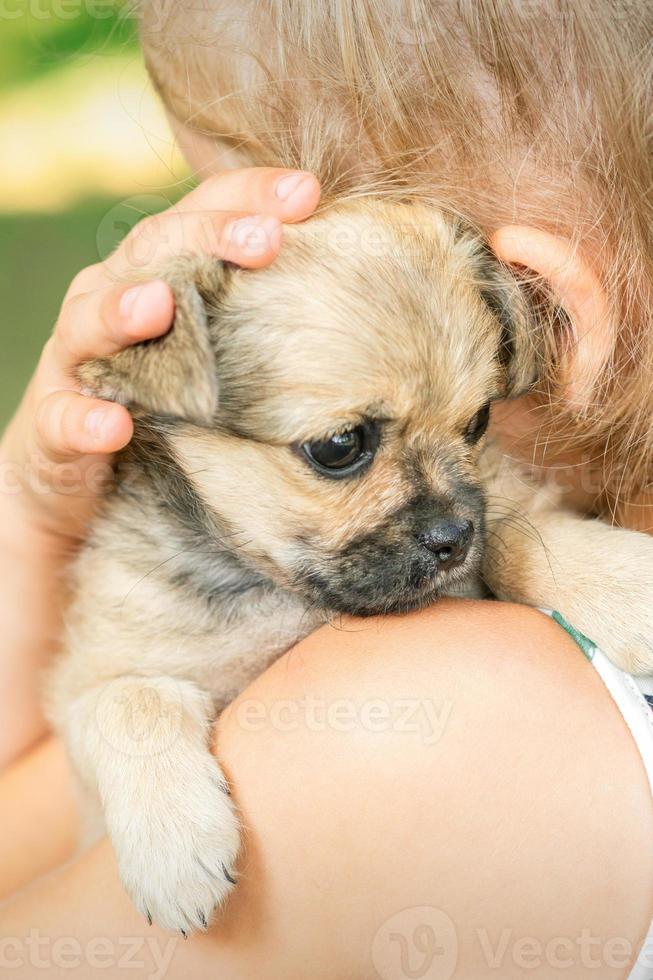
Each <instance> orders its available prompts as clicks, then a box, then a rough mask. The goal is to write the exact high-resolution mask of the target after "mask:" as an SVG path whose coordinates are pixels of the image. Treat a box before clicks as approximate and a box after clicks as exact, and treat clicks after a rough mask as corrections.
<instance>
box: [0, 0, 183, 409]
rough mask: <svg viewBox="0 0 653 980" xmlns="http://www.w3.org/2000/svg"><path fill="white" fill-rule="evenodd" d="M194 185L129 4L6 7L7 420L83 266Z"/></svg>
mask: <svg viewBox="0 0 653 980" xmlns="http://www.w3.org/2000/svg"><path fill="white" fill-rule="evenodd" d="M189 186H190V183H189V180H188V175H187V172H186V170H185V167H184V164H183V162H182V161H181V158H180V155H179V152H178V150H177V148H176V146H175V144H174V141H173V139H172V136H171V134H170V131H169V128H168V126H167V123H166V120H165V117H164V114H163V112H162V110H161V108H160V107H159V105H158V103H157V100H156V97H155V95H154V93H153V91H152V89H151V87H150V85H149V81H148V79H147V75H146V72H145V69H144V68H143V65H142V59H141V56H140V52H139V49H138V43H137V38H136V25H135V23H134V22H133V21H132V20H131V19H130V17H129V16H128V14H127V6H126V5H125V4H123V3H121V2H120V0H115V2H111V0H2V3H0V302H1V308H2V320H1V326H0V428H2V427H3V426H4V424H5V423H6V422H7V420H8V418H9V417H10V415H11V413H12V411H13V409H14V408H15V406H16V404H17V402H18V400H19V398H20V395H21V392H22V391H23V389H24V387H25V384H26V382H27V380H28V378H29V376H30V374H31V372H32V370H33V368H34V365H35V364H36V361H37V358H38V355H39V351H40V349H41V347H42V346H43V343H44V342H45V340H46V339H47V336H48V334H49V333H50V331H51V329H52V326H53V324H54V322H55V319H56V316H57V311H58V309H59V306H60V304H61V300H62V298H63V295H64V293H65V291H66V288H67V286H68V284H69V282H70V280H71V279H72V277H73V276H74V275H75V273H76V272H77V271H79V269H81V268H82V267H83V266H85V265H89V264H90V263H92V262H97V261H98V260H99V259H102V258H104V257H105V256H106V255H107V254H108V253H109V252H110V251H111V249H112V248H113V247H114V245H115V244H116V243H117V242H118V241H119V240H120V238H121V237H122V236H123V235H124V233H125V231H126V230H128V228H129V227H131V226H132V225H133V224H134V223H135V222H136V221H137V220H138V218H139V217H140V216H142V215H143V214H144V213H152V212H154V211H157V210H160V209H161V208H164V207H166V206H167V204H168V203H170V202H172V201H173V200H175V199H176V198H178V197H179V196H180V195H181V194H182V193H183V192H184V191H185V190H187V189H188V187H189Z"/></svg>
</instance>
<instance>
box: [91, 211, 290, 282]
mask: <svg viewBox="0 0 653 980" xmlns="http://www.w3.org/2000/svg"><path fill="white" fill-rule="evenodd" d="M281 237H282V224H281V221H280V220H279V218H277V217H275V216H273V215H269V214H244V213H243V212H241V211H233V210H225V211H220V210H212V211H207V210H197V211H195V210H189V209H188V207H186V206H185V207H184V208H181V207H178V208H170V209H169V210H168V211H163V212H162V213H161V214H156V215H152V216H151V217H149V218H144V219H143V220H142V221H140V222H139V223H138V224H137V225H136V227H135V228H133V229H132V231H131V232H130V233H129V234H128V235H127V237H126V238H125V239H124V241H123V242H122V243H121V245H120V246H119V248H118V249H117V250H116V251H115V252H114V254H113V255H112V256H110V258H108V259H107V261H106V262H105V264H104V265H105V271H106V273H107V276H108V278H109V279H113V281H114V282H115V280H116V279H118V280H126V279H134V278H137V277H138V275H139V273H142V272H143V271H144V270H151V269H153V268H157V267H160V266H161V265H162V264H163V263H165V262H166V261H167V260H168V259H170V258H171V257H172V256H175V255H179V254H180V253H181V252H193V253H197V254H200V253H204V254H206V255H215V256H216V257H217V258H220V259H224V260H227V261H229V262H234V263H236V264H237V265H242V266H246V267H249V268H259V267H260V266H262V265H268V264H269V263H270V262H271V261H272V260H273V258H274V257H275V256H276V254H277V253H278V251H279V248H280V247H281Z"/></svg>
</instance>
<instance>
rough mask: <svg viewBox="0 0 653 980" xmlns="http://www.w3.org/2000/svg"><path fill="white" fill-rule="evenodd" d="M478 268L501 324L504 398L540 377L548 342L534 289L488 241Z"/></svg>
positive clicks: (487, 300)
mask: <svg viewBox="0 0 653 980" xmlns="http://www.w3.org/2000/svg"><path fill="white" fill-rule="evenodd" d="M476 269H477V275H478V287H479V289H480V293H481V297H482V299H483V301H484V302H485V303H486V305H487V306H488V307H489V309H490V311H491V312H492V313H493V314H494V316H495V317H496V319H497V320H498V321H499V324H500V326H501V336H500V341H499V349H498V352H497V353H498V357H499V360H500V362H501V364H502V366H503V369H504V371H505V391H504V397H506V398H514V397H516V396H517V395H521V394H524V392H526V391H528V390H529V389H530V388H532V386H533V385H534V384H536V382H537V381H539V380H541V377H542V374H543V372H544V370H545V364H546V346H547V345H546V338H545V333H544V332H543V330H542V324H541V322H540V319H539V317H538V315H537V312H536V310H537V306H538V303H537V301H536V296H535V292H534V290H533V288H532V286H531V285H530V284H529V282H528V281H527V279H526V277H520V275H519V273H518V272H516V271H515V270H513V269H511V268H510V267H509V266H507V265H505V264H504V263H503V262H501V261H499V259H498V258H497V257H496V255H495V254H494V252H493V251H492V249H491V248H490V246H489V245H488V244H486V243H485V242H480V243H479V245H478V248H477V252H476Z"/></svg>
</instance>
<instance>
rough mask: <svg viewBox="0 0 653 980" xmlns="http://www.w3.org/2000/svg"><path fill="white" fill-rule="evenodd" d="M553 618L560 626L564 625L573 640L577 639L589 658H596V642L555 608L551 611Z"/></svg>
mask: <svg viewBox="0 0 653 980" xmlns="http://www.w3.org/2000/svg"><path fill="white" fill-rule="evenodd" d="M551 619H555V621H556V623H558V625H559V626H562V628H563V630H565V631H566V632H567V633H569V636H570V637H571V638H572V640H575V641H576V643H577V645H578V646H579V647H580V648H581V650H582V651H583V653H584V654H585V656H586V657H587V659H588V660H593V659H594V654H595V653H596V644H595V643H592V641H591V640H590V639H589V637H587V636H585V634H584V633H581V632H580V630H577V629H574V627H573V626H572V625H571V624H570V623H568V622H567V620H566V619H565V617H564V616H561V615H560V613H559V612H557V611H556V610H555V609H553V610H552V611H551Z"/></svg>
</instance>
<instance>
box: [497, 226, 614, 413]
mask: <svg viewBox="0 0 653 980" xmlns="http://www.w3.org/2000/svg"><path fill="white" fill-rule="evenodd" d="M490 244H491V247H492V249H493V251H494V254H495V255H496V256H497V258H498V259H500V260H501V261H502V262H505V263H508V264H511V265H514V266H518V267H520V268H521V269H523V270H526V271H527V270H532V272H534V273H535V274H536V275H537V277H539V279H540V280H541V281H543V282H544V283H545V284H546V285H547V289H548V291H549V292H550V296H551V297H552V299H553V302H554V303H555V304H556V305H557V306H558V307H560V308H561V309H562V310H563V311H564V313H565V314H566V322H567V324H568V330H567V335H566V336H561V337H558V338H554V343H555V345H556V355H557V361H558V365H559V368H558V378H559V383H560V389H561V395H562V397H563V399H564V400H565V401H566V402H568V403H569V405H570V407H573V408H574V409H576V410H577V411H583V410H584V409H586V408H587V407H588V406H589V404H590V403H591V400H592V396H593V393H594V391H595V388H596V385H597V382H598V381H599V380H600V378H601V375H602V373H603V372H604V371H605V369H606V367H607V366H608V365H609V363H610V360H611V357H612V353H613V350H614V345H615V333H616V322H615V318H614V317H613V316H611V313H610V308H609V303H608V300H607V297H606V294H605V291H604V289H603V287H602V285H601V283H600V281H599V279H598V276H597V275H596V273H595V272H594V270H593V269H592V268H591V266H590V265H589V264H588V263H587V262H586V261H585V260H584V259H583V258H582V256H581V255H580V254H579V252H578V250H577V249H575V248H574V247H573V246H572V243H571V242H569V241H567V240H565V239H563V238H558V237H556V236H555V235H551V234H549V233H548V232H546V231H541V230H540V229H537V228H531V227H527V226H522V225H507V226H505V227H503V228H500V229H499V230H498V231H496V232H495V233H494V235H493V236H492V238H491V241H490ZM569 333H570V334H571V336H569Z"/></svg>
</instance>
